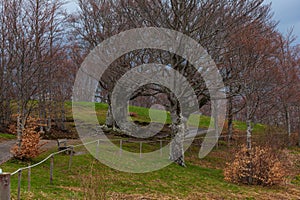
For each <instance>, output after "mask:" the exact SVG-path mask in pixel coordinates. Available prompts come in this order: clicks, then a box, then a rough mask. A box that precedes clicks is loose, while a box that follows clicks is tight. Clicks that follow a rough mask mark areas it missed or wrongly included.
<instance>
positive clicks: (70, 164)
mask: <svg viewBox="0 0 300 200" xmlns="http://www.w3.org/2000/svg"><path fill="white" fill-rule="evenodd" d="M70 149H71V152H70V160H69V170H71V167H72V157H73V152H74V148H73V147H71V148H70Z"/></svg>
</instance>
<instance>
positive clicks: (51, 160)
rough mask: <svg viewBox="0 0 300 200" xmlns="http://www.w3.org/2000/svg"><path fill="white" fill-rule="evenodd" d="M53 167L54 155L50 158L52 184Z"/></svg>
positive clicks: (51, 179) (51, 180)
mask: <svg viewBox="0 0 300 200" xmlns="http://www.w3.org/2000/svg"><path fill="white" fill-rule="evenodd" d="M53 167H54V157H53V156H51V158H50V184H53Z"/></svg>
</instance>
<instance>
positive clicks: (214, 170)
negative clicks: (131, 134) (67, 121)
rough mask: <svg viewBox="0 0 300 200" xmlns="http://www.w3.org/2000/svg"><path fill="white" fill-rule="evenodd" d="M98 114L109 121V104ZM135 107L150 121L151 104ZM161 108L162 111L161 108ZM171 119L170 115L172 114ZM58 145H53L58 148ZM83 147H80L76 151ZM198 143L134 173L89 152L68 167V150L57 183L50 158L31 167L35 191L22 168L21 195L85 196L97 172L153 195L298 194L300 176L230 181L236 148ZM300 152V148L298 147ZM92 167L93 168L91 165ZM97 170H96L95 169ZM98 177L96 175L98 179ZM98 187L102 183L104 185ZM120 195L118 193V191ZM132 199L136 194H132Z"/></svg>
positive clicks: (102, 178) (131, 190)
mask: <svg viewBox="0 0 300 200" xmlns="http://www.w3.org/2000/svg"><path fill="white" fill-rule="evenodd" d="M66 106H67V108H68V112H67V113H68V114H69V116H68V117H71V109H70V108H71V105H70V104H67V105H66ZM96 110H97V115H98V120H99V121H100V123H104V121H105V115H106V110H107V105H105V104H96ZM130 111H131V112H136V113H138V117H137V118H136V119H133V120H139V121H145V122H148V121H149V117H148V109H145V108H138V107H131V108H130ZM159 112H160V111H159ZM167 122H170V118H169V117H168V118H167ZM208 124H209V118H208V117H205V116H202V117H201V120H200V126H201V127H207V126H208ZM235 126H236V127H239V128H240V129H241V130H242V129H244V128H245V125H244V123H242V122H235ZM134 145H135V144H132V143H128V144H124V146H123V147H124V149H127V150H129V149H130V150H131V151H138V150H139V148H138V146H134ZM157 148H158V146H153V144H152V145H148V144H144V146H143V150H144V151H147V152H148V151H151V150H153V149H157ZM53 151H54V150H53ZM79 151H82V152H84V151H85V150H84V149H77V150H76V152H79ZM198 151H199V146H192V147H191V148H190V149H189V150H188V151H187V152H186V160H187V165H188V167H187V168H181V167H179V166H177V165H170V166H168V167H166V168H164V169H161V170H159V171H155V172H151V173H146V174H130V173H123V172H118V171H116V170H113V169H110V168H108V167H106V166H105V165H103V164H101V163H100V162H98V161H96V160H95V159H93V157H92V156H91V155H89V154H83V155H78V156H75V157H74V158H73V165H72V166H73V167H72V170H71V171H69V170H68V160H69V156H66V155H58V156H56V157H55V169H54V184H53V185H50V184H49V165H50V164H49V161H47V162H46V163H44V164H43V165H41V166H38V167H36V168H34V169H32V183H31V184H32V187H31V188H32V190H31V191H32V192H31V193H28V192H26V191H27V176H26V173H27V171H24V172H23V178H22V192H23V193H22V197H23V199H81V198H82V195H83V191H84V188H87V183H88V181H89V180H91V179H89V178H88V176H89V175H90V174H91V173H92V174H94V177H96V178H97V180H98V182H97V181H96V182H95V183H93V184H92V185H99V188H101V187H104V188H106V189H105V190H106V191H108V192H109V193H110V194H113V193H117V194H122V196H126V195H127V196H128V195H131V194H141V195H145V196H149V195H150V196H153V195H154V197H153V198H154V199H162V198H163V197H169V198H170V199H174V198H176V197H178V198H185V199H288V197H290V198H289V199H297V195H298V196H300V191H299V183H298V178H296V179H294V181H293V183H294V185H291V186H289V187H274V188H263V187H250V186H243V185H242V186H238V185H235V184H231V183H227V182H225V181H224V180H223V172H222V168H223V167H224V165H225V163H226V161H228V160H230V156H232V154H231V152H230V151H231V149H228V147H226V146H221V147H219V149H217V150H214V151H213V152H211V153H210V154H209V155H208V156H207V157H206V158H204V159H203V160H200V159H199V158H198V157H197V154H198ZM294 152H295V153H296V154H300V150H299V149H296V150H294ZM49 153H50V152H47V153H45V154H42V155H41V156H39V157H38V158H36V159H34V160H33V161H32V163H37V162H39V161H40V160H42V159H43V158H45V157H46V156H47V155H48V154H49ZM27 164H28V163H26V162H19V161H15V160H11V161H9V162H7V163H5V164H4V165H2V166H1V168H2V169H3V170H4V171H9V172H12V171H14V170H16V169H18V168H19V167H22V166H27ZM92 168H93V170H92ZM92 171H93V172H92ZM94 181H95V180H94ZM297 187H298V188H297ZM99 188H98V189H99ZM12 192H13V197H14V198H15V197H16V193H17V176H16V175H15V176H13V177H12ZM116 199H119V198H118V197H117V198H116ZM127 199H133V197H132V196H131V197H130V196H129V197H128V198H127Z"/></svg>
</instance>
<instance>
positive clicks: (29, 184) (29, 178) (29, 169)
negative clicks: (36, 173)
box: [28, 167, 31, 192]
mask: <svg viewBox="0 0 300 200" xmlns="http://www.w3.org/2000/svg"><path fill="white" fill-rule="evenodd" d="M30 189H31V167H29V168H28V192H30Z"/></svg>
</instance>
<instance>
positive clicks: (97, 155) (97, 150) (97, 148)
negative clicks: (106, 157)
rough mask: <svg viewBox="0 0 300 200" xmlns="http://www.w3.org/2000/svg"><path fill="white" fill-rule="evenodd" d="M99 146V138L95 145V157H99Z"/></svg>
mask: <svg viewBox="0 0 300 200" xmlns="http://www.w3.org/2000/svg"><path fill="white" fill-rule="evenodd" d="M99 146H100V140H98V141H97V147H96V158H97V159H99Z"/></svg>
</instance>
